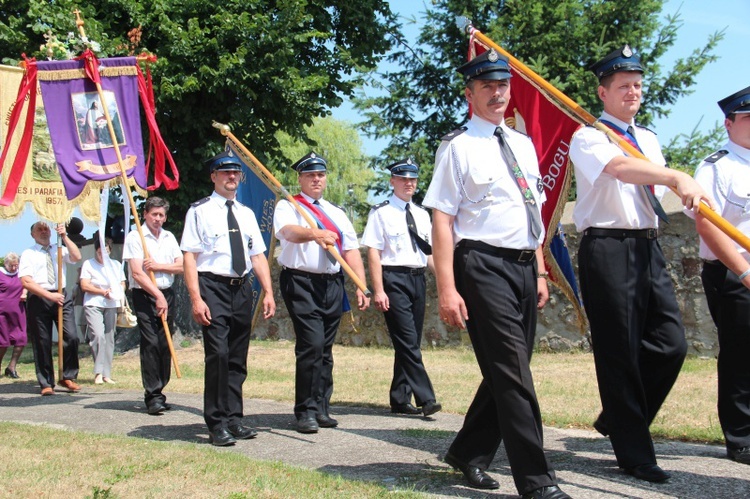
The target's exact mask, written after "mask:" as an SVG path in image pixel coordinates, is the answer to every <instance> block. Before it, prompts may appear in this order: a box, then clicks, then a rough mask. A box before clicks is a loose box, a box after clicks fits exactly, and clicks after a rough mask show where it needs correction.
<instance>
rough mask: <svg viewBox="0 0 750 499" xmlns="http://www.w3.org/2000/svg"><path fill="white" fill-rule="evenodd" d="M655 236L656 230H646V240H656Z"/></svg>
mask: <svg viewBox="0 0 750 499" xmlns="http://www.w3.org/2000/svg"><path fill="white" fill-rule="evenodd" d="M656 234H657V232H656V229H653V228H651V229H646V237H647V238H648V239H656Z"/></svg>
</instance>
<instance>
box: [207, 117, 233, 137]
mask: <svg viewBox="0 0 750 499" xmlns="http://www.w3.org/2000/svg"><path fill="white" fill-rule="evenodd" d="M211 126H213V127H214V128H217V129H218V130H219V131H220V132H221V134H222V135H223V136H225V137H226V136H227V134H228V133H229V132H230V131H231V130H232V129H231V128H229V125H225V124H224V123H219V122H218V121H214V122H213V123H212V124H211Z"/></svg>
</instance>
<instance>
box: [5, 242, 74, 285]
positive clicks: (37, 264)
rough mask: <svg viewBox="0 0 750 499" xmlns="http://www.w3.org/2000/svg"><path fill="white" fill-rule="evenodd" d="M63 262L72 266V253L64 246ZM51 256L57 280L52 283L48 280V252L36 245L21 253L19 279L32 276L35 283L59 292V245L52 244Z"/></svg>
mask: <svg viewBox="0 0 750 499" xmlns="http://www.w3.org/2000/svg"><path fill="white" fill-rule="evenodd" d="M62 254H63V262H64V263H67V264H72V263H73V262H72V261H71V260H70V253H68V248H66V247H65V245H63V246H62ZM49 255H50V257H51V258H52V268H54V269H55V280H54V282H52V283H50V282H49V281H48V280H47V252H46V251H44V249H43V248H42V246H41V245H39V244H35V245H34V246H32V247H31V248H29V249H26V250H24V251H23V253H21V259H20V261H19V262H18V277H19V278H21V277H26V276H30V277H31V278H32V279H33V281H34V282H35V283H37V284H38V285H39V286H41V287H43V288H44V289H46V290H47V291H57V272H58V271H57V244H50V247H49ZM65 283H66V280H65V269H64V268H63V273H62V287H63V289H65Z"/></svg>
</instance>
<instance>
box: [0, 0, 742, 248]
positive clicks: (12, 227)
mask: <svg viewBox="0 0 750 499" xmlns="http://www.w3.org/2000/svg"><path fill="white" fill-rule="evenodd" d="M391 8H393V9H394V10H395V11H396V12H398V13H399V14H400V15H402V16H404V18H405V19H411V18H412V17H414V18H416V19H417V25H416V26H413V25H412V26H411V27H409V26H406V29H407V31H406V34H407V37H408V36H410V34H411V35H412V36H413V34H414V33H416V32H417V30H418V26H419V22H420V21H421V19H420V18H421V16H420V12H422V11H424V10H425V9H424V7H423V2H422V1H415V0H409V1H403V0H399V1H392V2H391ZM678 9H679V10H680V13H681V18H682V20H683V23H684V24H683V26H682V28H681V29H680V30H679V32H678V38H677V43H676V44H675V45H674V46H673V47H672V49H671V50H670V51H669V53H668V54H667V58H666V59H664V60H663V61H662V62H663V64H664V65H665V66H667V67H668V65H669V64H671V63H673V62H674V60H676V59H677V58H680V57H687V56H688V55H689V54H690V52H691V51H692V50H693V49H694V48H696V47H698V46H700V45H701V43H703V42H704V41H705V40H706V39H707V38H708V36H709V34H711V33H713V32H715V31H717V30H721V29H724V28H726V34H725V37H724V39H723V40H722V41H721V42H720V43H719V46H718V49H717V51H716V52H717V54H718V55H719V56H720V59H719V60H718V61H717V62H715V63H713V64H710V65H709V66H707V67H706V68H705V69H704V70H703V71H702V72H701V74H700V75H699V77H698V82H697V85H696V86H695V87H694V88H695V92H694V93H693V94H691V95H689V96H687V97H684V98H682V99H680V100H679V101H677V102H676V103H675V105H674V107H673V108H672V113H671V115H670V117H669V118H666V119H660V120H657V121H656V123H655V124H654V127H653V128H654V130H655V131H656V132H657V133H658V134H659V138H660V140H661V142H662V144H666V143H668V142H669V140H670V139H671V138H672V137H675V136H677V135H679V134H680V133H690V132H691V131H692V129H693V128H694V127H695V126H696V125H697V124H698V123H699V122H700V127H699V128H700V129H702V130H707V129H709V128H712V127H713V125H714V124H715V123H716V122H721V121H722V120H723V115H722V114H721V111H720V110H719V107H718V106H717V105H716V101H718V100H720V99H722V98H724V97H726V96H727V95H730V94H732V93H734V92H736V91H737V90H740V89H742V88H745V87H747V86H748V85H750V51H748V50H747V46H748V43H750V23H748V22H747V20H748V19H750V2H748V0H716V1H713V2H703V1H697V0H670V1H669V2H667V3H666V4H665V7H664V9H663V14H672V13H675V12H676V11H677V10H678ZM473 21H474V23H475V25H476V26H477V28H479V29H480V30H481V29H482V20H481V19H473ZM404 24H405V25H406V24H407V22H406V20H405V21H404ZM333 116H334V117H335V118H337V119H341V120H346V121H350V122H357V121H360V120H361V118H360V117H359V116H358V115H357V114H356V113H355V112H354V111H353V110H352V107H351V105H349V103H345V104H344V105H343V106H341V108H339V109H336V110H334V112H333ZM701 118H702V121H701ZM362 141H363V145H364V148H365V152H366V153H367V154H369V155H373V156H376V155H378V154H379V153H380V149H381V148H382V147H383V143H382V142H380V143H379V142H377V141H373V140H371V139H368V138H367V137H364V136H363V137H362ZM35 220H36V216H35V215H34V214H33V213H32V212H31V209H28V210H27V211H26V213H25V214H24V215H23V216H22V217H21V218H20V219H19V220H18V221H16V222H14V223H12V224H7V223H0V232H1V233H2V237H0V255H5V254H6V253H7V252H8V251H15V252H18V253H20V252H21V251H23V249H25V248H27V247H29V246H30V245H31V244H32V240H31V236H30V234H29V227H30V226H31V224H32V223H33V222H34V221H35ZM95 230H96V228H95V227H93V226H86V228H85V230H84V235H87V236H90V235H91V234H92V233H93V232H94V231H95Z"/></svg>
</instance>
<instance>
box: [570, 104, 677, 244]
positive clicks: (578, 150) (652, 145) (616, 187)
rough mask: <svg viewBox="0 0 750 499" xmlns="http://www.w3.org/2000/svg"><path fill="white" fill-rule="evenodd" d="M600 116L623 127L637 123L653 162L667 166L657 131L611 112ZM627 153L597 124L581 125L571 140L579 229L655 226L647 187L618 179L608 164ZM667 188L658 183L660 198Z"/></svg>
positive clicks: (639, 138) (643, 147) (637, 135)
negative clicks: (627, 120)
mask: <svg viewBox="0 0 750 499" xmlns="http://www.w3.org/2000/svg"><path fill="white" fill-rule="evenodd" d="M600 119H603V120H607V121H610V122H611V123H614V124H615V125H617V126H618V127H620V128H621V129H623V130H627V128H628V126H633V128H634V130H635V139H636V141H637V142H638V146H639V147H640V148H641V151H643V154H644V156H646V157H647V158H648V159H649V161H651V162H652V163H654V164H657V165H659V166H665V165H666V163H667V162H666V160H665V159H664V156H663V155H662V153H661V146H659V141H658V140H657V138H656V134H655V133H654V132H652V131H651V130H649V129H647V128H642V127H638V126H635V125H634V123H633V122H631V123H626V122H624V121H621V120H618V119H617V118H615V117H614V116H612V115H610V114H608V113H602V116H601V118H600ZM618 156H625V153H624V152H623V151H622V149H620V148H619V147H617V146H616V145H615V144H613V143H612V142H610V140H609V138H607V136H606V135H605V134H604V132H602V131H600V130H597V129H596V128H594V127H583V128H580V129H579V130H578V131H577V132H576V133H575V134H574V135H573V140H572V141H571V143H570V159H571V161H572V162H573V166H574V167H575V174H576V189H577V192H578V196H577V199H576V206H575V208H574V210H573V221H574V222H575V224H576V229H577V230H578V232H583V231H584V230H585V229H587V228H589V227H598V228H602V229H653V228H656V227H658V224H659V223H658V217H657V216H656V214H655V213H654V209H653V207H652V206H651V204H650V203H649V201H648V198H647V197H646V193H645V192H644V190H643V186H641V185H636V184H629V183H626V182H622V181H620V180H617V179H616V178H615V177H613V176H612V175H610V174H608V173H604V167H605V166H607V163H609V162H610V161H612V159H614V158H616V157H618ZM666 190H667V188H666V187H665V186H662V185H656V186H654V194H655V195H656V198H657V199H661V198H662V196H664V193H665V192H666Z"/></svg>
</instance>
